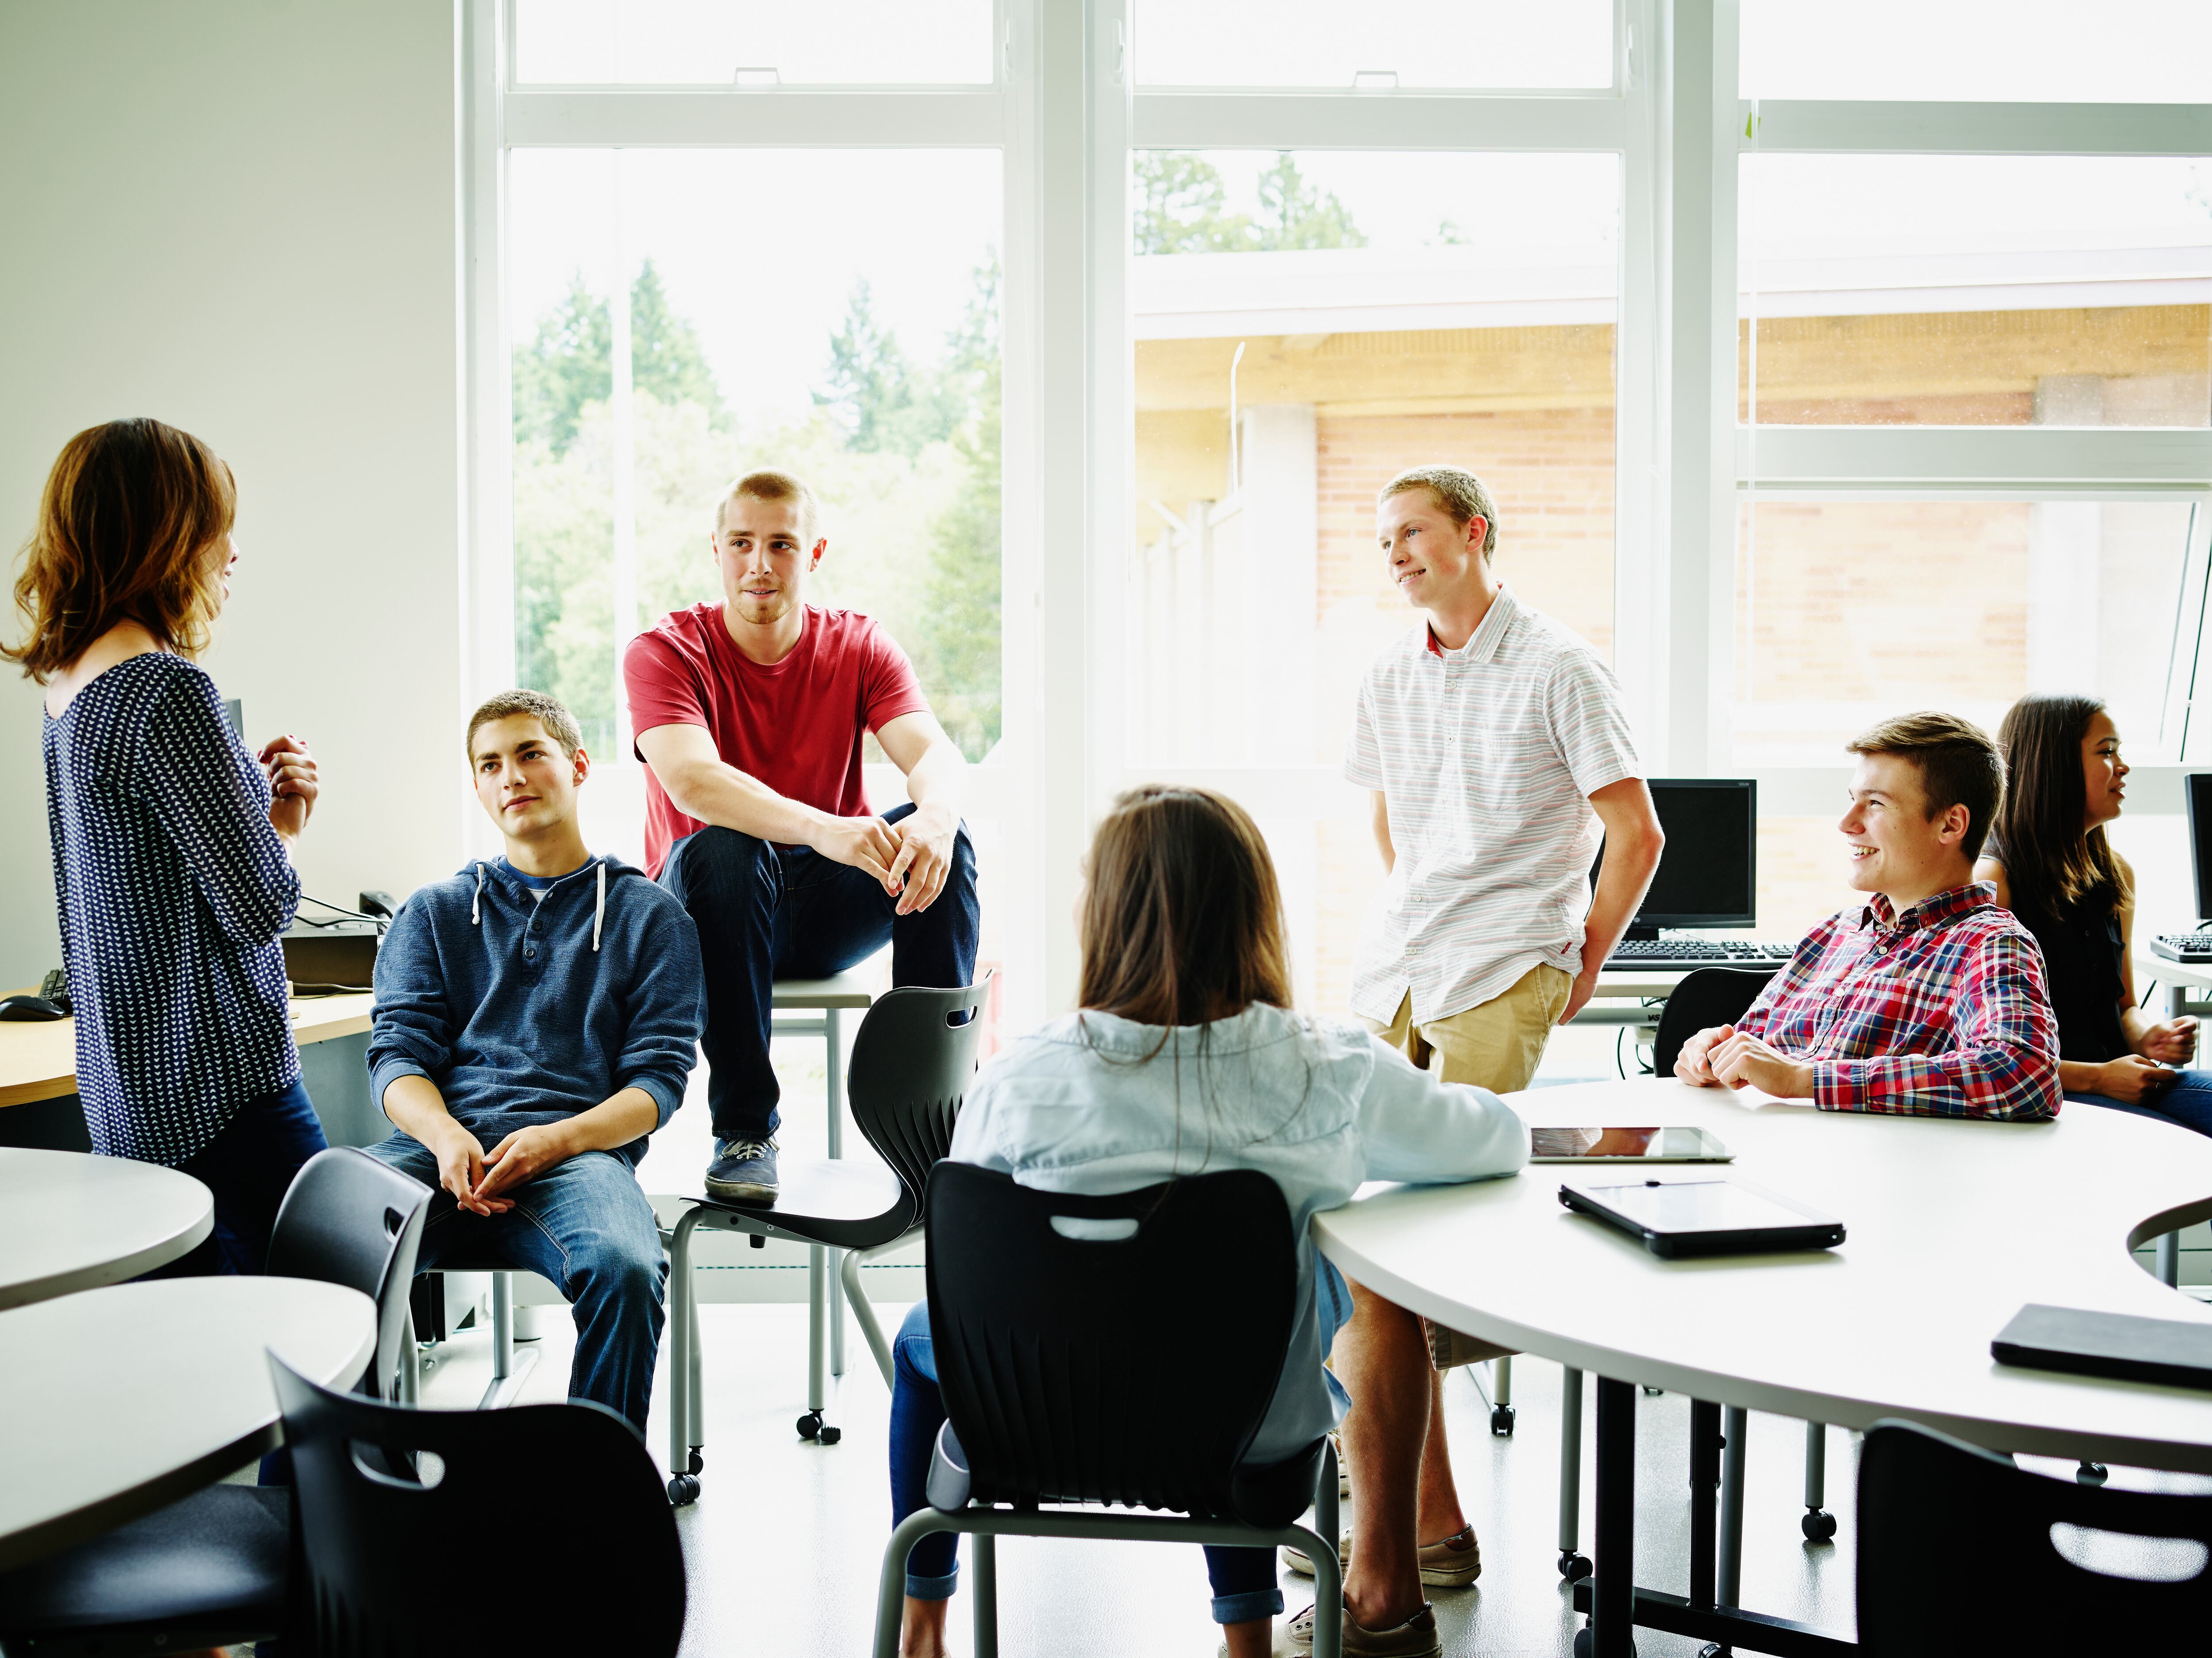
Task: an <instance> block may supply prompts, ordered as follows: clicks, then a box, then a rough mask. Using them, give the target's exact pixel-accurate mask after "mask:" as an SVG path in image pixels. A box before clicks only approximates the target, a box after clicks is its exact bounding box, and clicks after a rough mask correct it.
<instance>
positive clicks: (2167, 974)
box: [2136, 950, 2212, 990]
mask: <svg viewBox="0 0 2212 1658" xmlns="http://www.w3.org/2000/svg"><path fill="white" fill-rule="evenodd" d="M2154 979H2155V980H2156V981H2158V982H2159V983H2160V984H2162V985H2187V986H2189V987H2191V989H2194V990H2212V963H2205V962H2169V961H2167V960H2166V957H2163V956H2154V955H2152V954H2151V953H2150V952H2149V951H2148V950H2146V951H2144V952H2143V953H2142V954H2141V955H2139V956H2137V957H2136V983H2137V984H2138V985H2146V984H2148V983H2149V982H2150V981H2152V980H2154Z"/></svg>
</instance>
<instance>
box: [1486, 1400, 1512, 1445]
mask: <svg viewBox="0 0 2212 1658" xmlns="http://www.w3.org/2000/svg"><path fill="white" fill-rule="evenodd" d="M1515 1415H1516V1412H1515V1410H1514V1408H1513V1407H1512V1406H1510V1405H1494V1406H1492V1407H1491V1411H1490V1431H1491V1432H1492V1433H1493V1434H1495V1435H1497V1436H1498V1437H1499V1438H1500V1439H1510V1438H1512V1437H1513V1418H1514V1417H1515Z"/></svg>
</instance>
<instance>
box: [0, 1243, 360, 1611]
mask: <svg viewBox="0 0 2212 1658" xmlns="http://www.w3.org/2000/svg"><path fill="white" fill-rule="evenodd" d="M270 1347H274V1348H275V1349H276V1351H277V1352H278V1353H279V1354H281V1355H282V1356H283V1357H284V1358H285V1360H286V1361H287V1362H288V1363H290V1364H291V1365H292V1366H293V1367H294V1368H295V1369H296V1370H299V1371H300V1372H301V1374H302V1375H303V1376H309V1377H312V1378H313V1380H315V1381H317V1382H321V1383H323V1384H324V1385H325V1386H326V1387H332V1388H345V1387H350V1386H351V1385H352V1384H353V1383H354V1382H356V1380H357V1379H358V1378H359V1377H360V1376H361V1373H362V1371H363V1370H366V1369H367V1368H368V1362H369V1358H370V1357H371V1355H372V1354H373V1353H374V1351H375V1349H376V1309H375V1306H374V1303H371V1302H370V1300H369V1298H368V1297H367V1296H365V1295H362V1293H361V1292H360V1291H358V1290H349V1289H347V1288H345V1287H344V1286H343V1285H342V1284H319V1283H316V1282H313V1280H311V1279H307V1278H167V1279H161V1280H158V1281H156V1282H153V1283H147V1284H116V1285H114V1286H112V1287H111V1288H108V1289H105V1290H88V1291H84V1292H83V1293H82V1294H81V1295H73V1296H63V1297H58V1298H57V1299H55V1300H52V1301H42V1302H40V1303H38V1304H37V1305H35V1306H32V1307H19V1308H17V1309H15V1310H14V1311H13V1312H8V1313H0V1570H7V1569H9V1568H10V1567H13V1566H18V1565H21V1564H23V1563H24V1562H25V1561H27V1560H33V1559H36V1558H38V1557H39V1556H40V1555H42V1554H46V1553H48V1552H52V1550H55V1549H59V1548H66V1547H68V1546H70V1545H71V1544H73V1543H79V1542H82V1541H83V1540H85V1539H87V1538H88V1537H96V1536H98V1535H99V1534H100V1533H101V1532H104V1531H107V1530H110V1529H112V1528H113V1527H117V1526H119V1525H122V1524H123V1523H124V1522H125V1521H130V1520H135V1519H137V1517H138V1516H139V1515H143V1514H150V1513H152V1512H153V1511H154V1510H155V1509H158V1508H160V1507H161V1506H162V1505H163V1504H165V1503H173V1502H174V1501H175V1500H176V1499H177V1498H179V1497H183V1496H185V1495H186V1494H187V1493H188V1492H191V1491H197V1490H198V1489H199V1488H200V1487H201V1486H203V1485H211V1484H213V1483H214V1482H215V1481H216V1480H217V1479H221V1478H222V1476H223V1475H225V1474H227V1473H230V1472H231V1471H232V1470H233V1469H234V1468H239V1467H244V1466H245V1465H246V1463H248V1462H251V1461H252V1460H253V1459H254V1458H256V1457H258V1456H259V1455H261V1454H262V1453H263V1452H264V1451H268V1450H273V1449H274V1448H276V1445H277V1444H278V1442H280V1440H281V1438H282V1432H281V1429H280V1427H279V1424H278V1421H277V1411H276V1389H275V1388H274V1387H273V1386H272V1385H271V1383H270V1380H269V1363H268V1360H267V1358H266V1357H264V1349H265V1348H270Z"/></svg>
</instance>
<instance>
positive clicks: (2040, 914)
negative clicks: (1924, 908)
mask: <svg viewBox="0 0 2212 1658" xmlns="http://www.w3.org/2000/svg"><path fill="white" fill-rule="evenodd" d="M1998 741H1999V743H2000V744H2002V746H2003V749H2004V752H2005V768H2006V771H2007V773H2008V776H2007V778H2006V780H2005V792H2004V802H2003V804H2002V805H2001V806H2000V807H1999V808H1998V810H1997V815H1996V823H1995V825H1994V826H1993V828H1992V832H1991V834H1990V841H1989V847H1988V850H1987V851H1986V852H1985V853H1984V855H1983V858H1982V861H1981V863H1980V864H1979V865H1978V866H1977V867H1976V869H1975V874H1976V875H1977V876H1978V877H1979V878H1981V879H1983V880H1984V881H1990V882H1994V883H1995V884H1996V890H1997V902H1999V903H2000V904H2002V905H2003V906H2004V907H2005V908H2008V909H2009V910H2011V911H2012V912H2013V914H2015V915H2017V916H2019V917H2020V919H2021V923H2022V924H2023V925H2025V926H2027V930H2028V931H2029V932H2033V934H2034V935H2035V940H2036V943H2037V944H2040V945H2041V946H2042V947H2043V964H2044V971H2045V975H2046V977H2047V979H2048V981H2049V983H2050V987H2051V1011H2053V1012H2054V1013H2056V1014H2057V1016H2058V1049H2059V1063H2058V1078H2059V1082H2060V1084H2062V1085H2063V1087H2064V1088H2065V1090H2066V1097H2067V1098H2068V1099H2069V1100H2080V1101H2084V1102H2087V1103H2090V1104H2093V1105H2108V1106H2112V1107H2113V1108H2115V1109H2118V1110H2122V1111H2133V1112H2136V1113H2137V1114H2141V1115H2143V1116H2147V1117H2161V1118H2164V1119H2166V1121H2170V1122H2177V1123H2179V1124H2181V1125H2182V1126H2183V1127H2185V1128H2193V1129H2195V1130H2196V1131H2197V1133H2200V1134H2212V1077H2207V1076H2206V1075H2205V1074H2204V1073H2203V1072H2198V1071H2179V1070H2174V1069H2172V1068H2170V1067H2172V1066H2180V1065H2183V1064H2185V1063H2186V1062H2187V1061H2188V1060H2189V1059H2190V1058H2191V1055H2193V1054H2195V1053H2196V1051H2197V1021H2196V1020H2194V1019H2169V1020H2166V1021H2165V1022H2164V1023H2160V1022H2157V1021H2154V1020H2153V1019H2152V1018H2151V1017H2150V1016H2149V1015H2148V1014H2147V1013H2145V1012H2144V1011H2142V1008H2141V1007H2139V1006H2137V1005H2136V987H2135V968H2134V965H2133V963H2132V962H2131V961H2130V956H2129V947H2130V943H2131V942H2132V940H2131V936H2130V935H2131V934H2132V933H2133V932H2134V928H2135V911H2136V900H2135V872H2133V871H2132V870H2130V868H2129V867H2128V865H2127V863H2126V860H2124V859H2122V858H2121V857H2120V855H2119V854H2118V853H2116V852H2114V851H2113V850H2112V847H2111V846H2110V845H2109V844H2108V843H2107V841H2106V837H2105V825H2106V824H2107V823H2111V822H2112V820H2113V819H2115V818H2117V817H2118V816H2119V815H2120V805H2121V800H2122V798H2123V797H2124V795H2125V794H2126V793H2127V775H2128V767H2127V762H2125V761H2124V760H2122V759H2121V758H2120V733H2119V728H2118V726H2115V725H2114V724H2113V723H2112V715H2111V714H2107V713H2106V711H2105V705H2104V704H2103V703H2101V702H2100V701H2096V700H2095V699H2094V698H2093V697H2087V696H2065V695H2039V696H2024V697H2022V698H2021V700H2020V701H2017V702H2015V703H2014V704H2013V706H2012V708H2011V710H2010V712H2008V714H2006V715H2005V718H2004V725H2003V726H2002V728H2001V729H2000V731H1999V732H1998Z"/></svg>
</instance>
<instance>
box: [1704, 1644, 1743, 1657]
mask: <svg viewBox="0 0 2212 1658" xmlns="http://www.w3.org/2000/svg"><path fill="white" fill-rule="evenodd" d="M1734 1655H1735V1648H1734V1647H1724V1646H1723V1645H1722V1644H1721V1643H1719V1642H1717V1641H1708V1642H1706V1643H1705V1645H1703V1646H1701V1647H1699V1649H1698V1658H1734Z"/></svg>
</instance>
